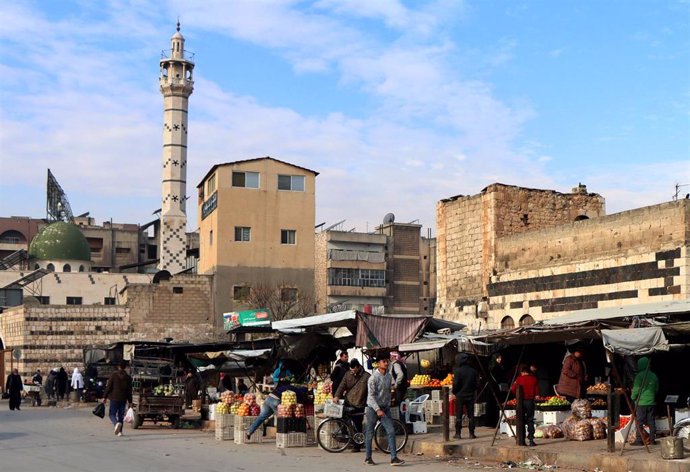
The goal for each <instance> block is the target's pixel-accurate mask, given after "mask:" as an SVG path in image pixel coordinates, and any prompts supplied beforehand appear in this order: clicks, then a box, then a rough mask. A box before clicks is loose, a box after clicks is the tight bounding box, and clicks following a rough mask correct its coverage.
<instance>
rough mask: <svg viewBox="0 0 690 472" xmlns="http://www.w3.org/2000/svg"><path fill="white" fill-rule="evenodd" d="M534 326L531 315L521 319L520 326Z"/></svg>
mask: <svg viewBox="0 0 690 472" xmlns="http://www.w3.org/2000/svg"><path fill="white" fill-rule="evenodd" d="M533 324H534V318H532V317H531V316H530V315H525V316H523V317H522V318H520V326H530V325H533Z"/></svg>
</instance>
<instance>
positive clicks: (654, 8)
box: [0, 0, 690, 235]
mask: <svg viewBox="0 0 690 472" xmlns="http://www.w3.org/2000/svg"><path fill="white" fill-rule="evenodd" d="M178 16H179V18H180V22H181V32H182V34H183V35H184V36H185V39H186V45H185V48H186V49H187V50H189V51H192V52H194V62H195V65H196V67H195V70H194V80H195V83H194V93H193V95H192V96H191V97H190V101H189V135H188V139H189V143H188V146H189V147H188V178H187V195H191V196H192V198H191V199H190V202H194V204H191V205H188V208H189V210H188V227H189V229H190V230H194V229H196V228H197V226H198V223H197V209H196V205H195V204H196V196H195V195H196V188H195V187H196V185H197V184H198V183H199V182H200V180H201V178H202V177H203V175H204V174H205V173H206V172H207V171H208V170H209V169H210V168H211V167H212V166H213V165H214V164H218V163H223V162H231V161H235V160H242V159H249V158H254V157H262V156H271V157H273V158H276V159H280V160H283V161H288V162H291V163H293V164H296V165H299V166H302V167H307V168H309V169H313V170H315V171H317V172H319V176H318V177H317V188H316V205H317V221H316V222H315V224H318V223H321V222H325V223H326V224H327V225H331V224H334V223H337V222H339V221H341V220H346V221H345V223H343V224H342V225H341V228H342V229H345V230H349V229H352V228H356V230H357V231H372V230H373V229H374V227H375V226H376V225H378V224H380V223H381V221H382V219H383V217H384V215H385V214H386V213H394V214H395V219H396V221H398V222H418V223H420V224H422V225H423V227H424V229H423V230H422V231H423V234H425V235H426V234H427V233H426V232H427V229H428V228H431V231H432V234H435V232H436V230H435V211H436V210H435V207H436V203H437V202H438V201H439V200H441V199H443V198H448V197H451V196H455V195H460V194H461V195H473V194H476V193H478V192H480V191H481V190H482V189H483V188H485V187H486V186H488V185H490V184H492V183H495V182H500V183H504V184H510V185H519V186H525V187H531V188H543V189H554V190H557V191H560V192H569V191H570V190H571V189H572V188H573V187H575V186H577V185H578V183H583V184H585V185H587V188H588V190H589V191H590V192H596V193H598V194H600V195H602V196H603V197H604V198H605V199H606V210H607V213H609V214H611V213H616V212H619V211H624V210H629V209H633V208H638V207H642V206H647V205H654V204H658V203H662V202H666V201H670V200H672V198H673V196H674V193H675V185H676V184H680V185H681V187H679V193H680V195H681V197H683V196H685V194H687V193H690V0H667V1H661V0H645V1H643V0H609V1H605V2H602V1H598V0H580V1H574V0H558V1H554V0H530V1H521V0H510V1H508V0H466V1H460V0H456V1H450V0H439V1H424V2H422V1H396V0H351V1H346V0H341V1H338V0H316V1H297V0H275V1H268V0H265V1H264V0H251V1H239V0H228V1H226V0H204V1H189V0H187V1H181V0H171V1H153V0H112V1H105V0H101V1H92V0H73V1H70V0H61V1H59V2H54V1H38V0H37V1H20V0H18V1H12V2H0V18H2V28H0V50H1V51H2V52H1V53H0V75H1V80H0V216H10V215H22V216H31V217H36V218H43V217H45V199H46V196H45V193H46V192H45V188H46V170H47V169H48V168H50V169H51V171H52V172H53V174H54V175H55V176H56V177H57V179H58V181H59V182H60V184H61V186H62V188H63V189H64V190H65V192H66V194H67V196H68V198H69V201H70V203H71V206H72V210H73V212H74V214H80V213H84V212H86V211H89V212H90V214H91V216H92V217H94V218H96V220H97V222H99V223H100V222H102V221H105V220H111V219H112V220H113V221H115V222H122V223H124V222H127V223H141V224H143V223H147V222H148V221H151V220H152V219H154V218H155V216H153V212H154V211H155V210H156V209H158V208H160V206H161V205H160V199H161V197H160V194H161V185H160V179H161V173H162V151H161V146H162V124H163V119H162V104H163V98H162V96H161V95H160V91H159V89H158V74H159V60H160V53H161V50H163V49H169V48H170V37H171V36H172V34H174V33H175V23H176V22H177V19H178Z"/></svg>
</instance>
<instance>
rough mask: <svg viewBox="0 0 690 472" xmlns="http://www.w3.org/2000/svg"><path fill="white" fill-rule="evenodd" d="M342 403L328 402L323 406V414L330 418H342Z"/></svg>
mask: <svg viewBox="0 0 690 472" xmlns="http://www.w3.org/2000/svg"><path fill="white" fill-rule="evenodd" d="M343 409H344V405H343V404H342V403H333V402H328V403H326V404H324V406H323V414H324V415H325V416H328V417H330V418H342V417H343Z"/></svg>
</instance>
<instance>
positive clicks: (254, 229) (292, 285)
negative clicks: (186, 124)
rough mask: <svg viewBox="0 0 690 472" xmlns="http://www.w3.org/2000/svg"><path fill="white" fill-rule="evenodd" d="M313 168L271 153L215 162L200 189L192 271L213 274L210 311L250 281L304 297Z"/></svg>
mask: <svg viewBox="0 0 690 472" xmlns="http://www.w3.org/2000/svg"><path fill="white" fill-rule="evenodd" d="M317 175H318V173H317V172H314V171H313V170H310V169H305V168H303V167H299V166H296V165H293V164H289V163H287V162H283V161H279V160H277V159H273V158H271V157H262V158H256V159H248V160H243V161H236V162H229V163H226V164H218V165H215V166H213V167H212V168H211V170H209V172H208V173H207V174H206V176H205V177H204V178H203V180H202V181H201V183H200V184H199V185H198V187H197V189H198V192H199V263H198V268H197V271H198V273H199V274H214V275H215V279H214V280H215V289H214V290H215V300H216V307H215V308H216V314H222V313H225V312H229V311H236V310H238V309H244V308H246V307H247V303H246V301H247V298H248V297H249V294H250V291H251V290H252V289H253V288H254V289H256V288H259V287H264V288H276V289H278V290H280V291H281V297H285V298H290V299H291V298H294V297H311V298H313V297H314V295H313V286H314V220H315V214H316V210H315V195H316V187H315V184H316V176H317Z"/></svg>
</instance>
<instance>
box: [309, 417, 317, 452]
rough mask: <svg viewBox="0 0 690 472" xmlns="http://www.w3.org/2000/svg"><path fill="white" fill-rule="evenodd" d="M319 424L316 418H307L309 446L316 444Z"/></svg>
mask: <svg viewBox="0 0 690 472" xmlns="http://www.w3.org/2000/svg"><path fill="white" fill-rule="evenodd" d="M317 424H319V422H318V421H317V419H316V416H314V415H312V416H307V446H313V445H314V444H316V425H317Z"/></svg>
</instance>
